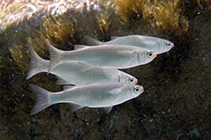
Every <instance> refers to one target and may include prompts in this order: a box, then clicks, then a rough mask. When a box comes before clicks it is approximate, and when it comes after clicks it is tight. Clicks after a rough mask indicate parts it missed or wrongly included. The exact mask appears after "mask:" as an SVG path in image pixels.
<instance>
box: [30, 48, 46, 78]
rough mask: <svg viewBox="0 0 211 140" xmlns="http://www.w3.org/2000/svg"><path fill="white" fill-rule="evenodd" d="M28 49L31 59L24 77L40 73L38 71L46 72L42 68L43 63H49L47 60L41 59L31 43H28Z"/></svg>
mask: <svg viewBox="0 0 211 140" xmlns="http://www.w3.org/2000/svg"><path fill="white" fill-rule="evenodd" d="M28 48H29V51H30V54H31V61H30V68H29V71H28V73H27V76H26V79H29V78H31V77H32V76H34V75H36V74H38V73H40V72H46V70H44V69H43V68H42V66H43V64H44V63H45V64H46V65H49V62H48V61H47V60H44V59H42V58H41V57H40V56H39V55H38V54H37V53H36V52H35V50H34V49H33V48H32V46H31V45H29V47H28Z"/></svg>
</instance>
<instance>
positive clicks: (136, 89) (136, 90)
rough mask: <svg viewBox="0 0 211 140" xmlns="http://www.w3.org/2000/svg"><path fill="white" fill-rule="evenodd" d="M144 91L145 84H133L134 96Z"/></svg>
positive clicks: (132, 92)
mask: <svg viewBox="0 0 211 140" xmlns="http://www.w3.org/2000/svg"><path fill="white" fill-rule="evenodd" d="M142 92H144V88H143V86H140V85H133V86H132V90H131V96H132V98H136V97H138V96H139V95H140V94H141V93H142Z"/></svg>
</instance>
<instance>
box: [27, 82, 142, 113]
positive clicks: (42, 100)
mask: <svg viewBox="0 0 211 140" xmlns="http://www.w3.org/2000/svg"><path fill="white" fill-rule="evenodd" d="M29 86H30V87H31V90H32V92H33V93H34V94H35V96H36V103H35V105H34V106H33V108H32V110H31V113H30V115H34V114H37V113H38V112H40V111H42V110H44V109H46V108H47V107H49V106H51V105H53V104H58V103H69V104H71V109H70V110H71V111H72V112H73V111H76V110H78V109H81V108H83V107H89V108H103V109H104V111H105V113H107V114H108V113H109V112H110V111H111V109H112V107H113V106H116V105H119V104H122V103H124V102H126V101H128V100H131V99H134V98H136V97H138V96H139V95H140V94H141V93H142V92H143V91H144V88H143V87H142V86H140V85H135V84H125V83H93V84H89V85H84V86H74V87H72V88H69V89H66V90H64V91H59V92H51V91H47V90H45V89H43V88H41V87H39V86H37V85H34V84H30V85H29Z"/></svg>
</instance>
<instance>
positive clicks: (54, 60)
mask: <svg viewBox="0 0 211 140" xmlns="http://www.w3.org/2000/svg"><path fill="white" fill-rule="evenodd" d="M45 43H46V45H47V46H48V48H49V53H50V65H49V69H48V73H49V72H50V71H51V70H52V69H54V68H55V67H56V66H57V65H58V64H59V63H60V61H61V52H62V51H61V50H59V49H57V48H55V47H54V46H52V45H51V44H50V43H49V42H48V41H46V40H45Z"/></svg>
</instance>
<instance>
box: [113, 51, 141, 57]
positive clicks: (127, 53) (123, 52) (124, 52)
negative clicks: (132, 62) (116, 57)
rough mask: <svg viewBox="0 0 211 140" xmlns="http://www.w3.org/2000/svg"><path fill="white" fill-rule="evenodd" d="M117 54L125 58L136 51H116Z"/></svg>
mask: <svg viewBox="0 0 211 140" xmlns="http://www.w3.org/2000/svg"><path fill="white" fill-rule="evenodd" d="M117 53H118V54H121V55H125V56H130V55H133V54H135V53H137V51H136V50H135V51H133V50H120V51H117Z"/></svg>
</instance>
